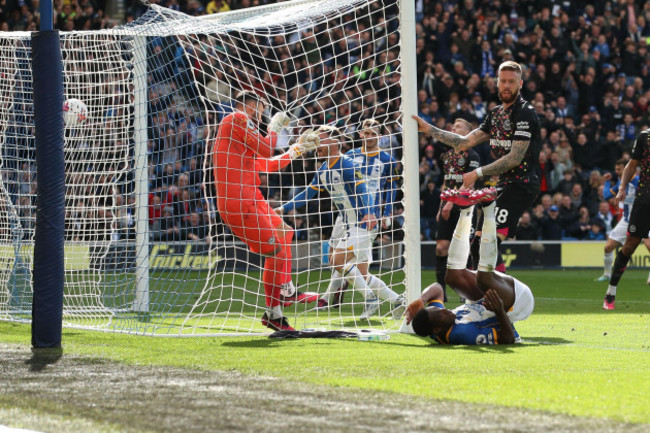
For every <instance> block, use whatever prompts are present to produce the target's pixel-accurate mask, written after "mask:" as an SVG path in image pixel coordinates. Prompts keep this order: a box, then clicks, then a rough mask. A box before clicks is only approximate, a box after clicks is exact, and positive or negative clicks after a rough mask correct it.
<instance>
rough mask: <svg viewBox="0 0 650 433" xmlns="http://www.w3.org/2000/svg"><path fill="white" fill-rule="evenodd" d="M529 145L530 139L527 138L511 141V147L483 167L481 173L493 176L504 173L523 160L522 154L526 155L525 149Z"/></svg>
mask: <svg viewBox="0 0 650 433" xmlns="http://www.w3.org/2000/svg"><path fill="white" fill-rule="evenodd" d="M529 145H530V141H528V140H526V141H513V142H512V148H511V149H510V152H509V153H508V154H506V155H504V156H502V157H501V158H499V159H497V160H496V161H494V162H493V163H491V164H488V165H486V166H485V167H483V175H484V176H494V175H498V174H501V173H504V172H506V171H508V170H510V169H511V168H515V167H516V166H518V165H519V164H521V161H523V160H524V156H526V151H527V150H528V146H529Z"/></svg>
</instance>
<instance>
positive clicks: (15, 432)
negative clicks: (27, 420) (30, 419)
mask: <svg viewBox="0 0 650 433" xmlns="http://www.w3.org/2000/svg"><path fill="white" fill-rule="evenodd" d="M0 433H42V432H37V431H36V430H25V429H22V428H11V427H7V426H5V425H0Z"/></svg>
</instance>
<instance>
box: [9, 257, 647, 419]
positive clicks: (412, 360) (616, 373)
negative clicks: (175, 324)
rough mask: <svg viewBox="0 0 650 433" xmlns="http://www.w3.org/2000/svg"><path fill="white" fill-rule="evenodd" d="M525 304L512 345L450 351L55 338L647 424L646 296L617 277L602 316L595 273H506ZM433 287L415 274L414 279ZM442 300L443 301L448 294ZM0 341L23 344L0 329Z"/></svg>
mask: <svg viewBox="0 0 650 433" xmlns="http://www.w3.org/2000/svg"><path fill="white" fill-rule="evenodd" d="M513 274H514V275H515V276H517V277H518V278H520V279H521V280H522V281H525V282H526V283H527V284H529V285H530V287H531V288H532V290H533V293H534V294H535V297H536V307H535V312H534V313H533V315H532V316H531V317H530V318H529V319H528V320H526V321H524V322H520V323H519V324H517V325H516V327H517V330H518V331H519V333H520V335H521V336H522V338H523V339H524V341H525V344H523V345H516V346H502V347H499V346H497V347H450V346H447V347H445V346H438V345H435V344H431V343H430V342H429V341H428V340H424V339H420V338H418V337H415V336H411V335H402V334H393V335H392V336H391V339H390V340H389V341H385V342H359V341H356V340H354V341H349V340H290V341H277V340H270V339H268V338H264V337H250V336H249V337H246V336H244V337H233V338H176V339H168V338H149V337H136V336H128V335H119V334H109V333H100V332H87V331H78V330H64V343H63V344H64V349H65V351H66V352H67V353H75V354H86V355H90V356H93V357H97V358H104V359H111V360H115V361H118V362H123V363H126V364H137V365H169V366H179V367H186V368H192V369H201V370H223V371H227V370H237V371H240V372H243V373H246V374H251V375H266V376H274V377H282V378H287V379H291V380H296V381H302V382H307V383H318V384H325V385H331V386H343V387H349V388H361V389H369V390H381V391H389V392H396V393H401V394H406V395H411V396H414V397H424V398H433V399H449V400H458V401H463V402H475V403H490V404H495V405H499V406H508V407H521V408H528V409H537V410H545V411H550V412H554V413H563V414H570V415H579V416H589V417H597V418H607V419H612V420H617V421H625V422H633V423H650V413H649V412H648V411H647V407H648V405H649V404H650V397H649V396H648V393H647V390H648V389H650V287H648V286H647V285H646V284H645V280H646V278H647V273H645V272H643V271H639V270H632V269H630V270H628V271H627V272H626V274H625V276H624V277H623V280H622V282H621V284H620V286H619V294H618V296H617V306H616V307H617V310H615V311H603V310H602V309H601V306H602V298H603V296H604V291H605V288H606V283H604V284H603V283H600V284H597V283H594V282H593V278H595V277H597V276H598V274H597V272H596V271H584V270H582V271H580V270H572V271H560V270H557V271H518V272H517V271H516V272H513ZM434 278H435V276H434V274H433V273H432V272H424V273H423V281H424V282H425V283H426V282H430V281H432V280H433V279H434ZM452 299H453V297H452ZM0 335H1V337H0V341H2V342H5V343H22V344H28V343H29V327H28V326H27V325H19V324H10V323H6V322H2V323H0Z"/></svg>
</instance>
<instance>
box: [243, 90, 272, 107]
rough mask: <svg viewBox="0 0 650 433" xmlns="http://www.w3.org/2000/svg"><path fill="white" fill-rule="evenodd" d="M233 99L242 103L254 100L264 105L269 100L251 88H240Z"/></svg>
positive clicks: (267, 103)
mask: <svg viewBox="0 0 650 433" xmlns="http://www.w3.org/2000/svg"><path fill="white" fill-rule="evenodd" d="M235 101H237V102H238V103H240V104H242V105H246V104H247V103H248V102H250V101H256V102H259V103H262V104H264V106H268V105H269V101H268V100H267V99H266V98H264V97H263V96H261V95H258V94H257V93H255V92H254V91H252V90H242V91H241V92H239V93H237V94H236V95H235Z"/></svg>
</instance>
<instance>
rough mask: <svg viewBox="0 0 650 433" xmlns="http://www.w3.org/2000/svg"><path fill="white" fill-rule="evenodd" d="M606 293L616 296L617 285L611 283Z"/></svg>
mask: <svg viewBox="0 0 650 433" xmlns="http://www.w3.org/2000/svg"><path fill="white" fill-rule="evenodd" d="M605 294H606V295H612V296H616V286H612V285H611V284H610V285H609V287H607V293H605Z"/></svg>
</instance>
